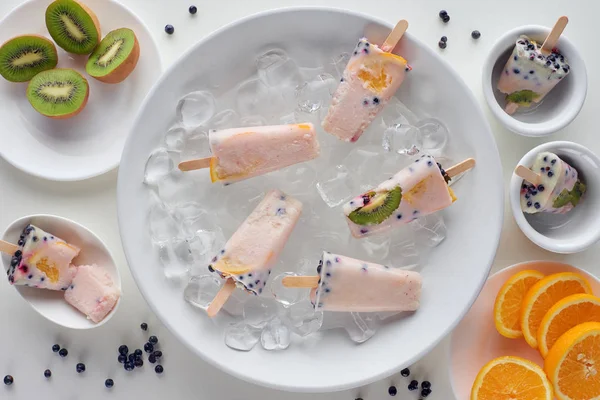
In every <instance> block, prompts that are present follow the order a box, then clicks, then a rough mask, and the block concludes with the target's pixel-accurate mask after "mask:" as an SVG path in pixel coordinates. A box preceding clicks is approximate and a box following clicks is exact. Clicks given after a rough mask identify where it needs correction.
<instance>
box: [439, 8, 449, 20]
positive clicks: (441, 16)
mask: <svg viewBox="0 0 600 400" xmlns="http://www.w3.org/2000/svg"><path fill="white" fill-rule="evenodd" d="M446 15H448V11H446V10H441V11H440V13H439V16H440V18H442V19H443V18H444V17H445V16H446Z"/></svg>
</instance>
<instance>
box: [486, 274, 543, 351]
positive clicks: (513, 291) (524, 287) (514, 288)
mask: <svg viewBox="0 0 600 400" xmlns="http://www.w3.org/2000/svg"><path fill="white" fill-rule="evenodd" d="M543 278H544V274H542V273H541V272H539V271H533V270H525V271H521V272H519V273H517V274H515V275H513V276H512V277H510V279H509V280H507V281H506V282H505V283H504V285H502V287H501V288H500V291H499V292H498V295H497V296H496V303H495V304H494V322H495V323H496V330H497V331H498V333H500V334H501V335H502V336H504V337H507V338H509V339H516V338H518V337H521V336H523V331H521V306H522V305H523V299H524V298H525V295H526V294H527V292H528V291H529V289H530V288H531V287H532V286H533V285H535V284H536V283H537V282H539V281H540V280H542V279H543Z"/></svg>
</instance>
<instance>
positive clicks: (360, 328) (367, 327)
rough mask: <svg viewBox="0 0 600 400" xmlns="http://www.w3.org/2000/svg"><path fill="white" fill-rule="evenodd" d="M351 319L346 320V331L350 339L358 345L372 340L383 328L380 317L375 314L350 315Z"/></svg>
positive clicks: (353, 313) (355, 313) (354, 313)
mask: <svg viewBox="0 0 600 400" xmlns="http://www.w3.org/2000/svg"><path fill="white" fill-rule="evenodd" d="M349 316H350V318H348V319H347V320H346V324H345V325H344V329H346V332H348V336H350V339H352V341H354V342H356V343H364V342H366V341H367V340H369V339H371V338H372V337H373V335H375V333H377V330H378V329H379V327H380V326H381V320H380V319H379V316H377V314H374V313H357V312H352V313H349Z"/></svg>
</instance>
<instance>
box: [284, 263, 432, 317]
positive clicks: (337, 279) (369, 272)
mask: <svg viewBox="0 0 600 400" xmlns="http://www.w3.org/2000/svg"><path fill="white" fill-rule="evenodd" d="M317 274H318V275H317V276H289V277H285V278H284V279H283V281H282V283H283V285H284V286H287V287H311V288H313V289H312V290H311V292H310V299H311V302H312V303H313V305H314V307H315V309H316V310H325V311H344V312H382V311H415V310H417V309H418V308H419V299H420V297H421V286H422V278H421V275H420V274H419V273H418V272H414V271H404V270H401V269H396V268H390V267H388V266H384V265H379V264H375V263H370V262H366V261H361V260H357V259H354V258H350V257H345V256H342V255H338V254H332V253H329V252H327V251H325V252H323V256H322V258H321V260H320V262H319V266H318V267H317Z"/></svg>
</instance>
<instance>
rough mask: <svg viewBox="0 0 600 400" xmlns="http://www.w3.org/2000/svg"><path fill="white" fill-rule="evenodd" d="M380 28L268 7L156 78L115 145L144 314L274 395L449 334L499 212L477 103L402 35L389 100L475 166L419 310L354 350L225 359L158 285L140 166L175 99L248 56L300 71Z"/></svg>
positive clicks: (319, 385) (383, 27)
mask: <svg viewBox="0 0 600 400" xmlns="http://www.w3.org/2000/svg"><path fill="white" fill-rule="evenodd" d="M390 28H391V27H390V26H388V25H387V24H384V23H382V22H379V21H375V20H373V19H372V18H370V17H366V16H364V15H360V14H355V13H350V12H347V11H339V10H331V9H323V8H293V9H284V10H276V11H271V12H267V13H261V14H258V15H254V16H250V17H248V18H245V19H243V20H241V21H238V22H236V23H233V24H231V25H228V26H226V27H224V28H223V29H221V30H219V31H217V32H216V33H214V34H212V35H210V36H209V37H207V38H206V39H204V40H203V41H201V42H200V43H199V44H197V45H196V46H194V47H193V48H192V49H191V50H190V51H189V52H187V53H186V54H185V55H184V56H183V57H182V58H181V59H180V60H179V61H178V62H176V63H175V65H174V66H173V67H172V68H171V69H170V70H169V71H168V72H166V73H165V75H163V77H162V78H161V79H160V80H159V82H158V83H157V85H156V86H155V87H154V88H153V89H152V91H151V93H150V94H149V96H148V98H147V99H146V101H145V103H144V105H143V106H142V109H141V111H140V115H138V117H137V119H136V122H135V125H134V129H133V131H132V133H131V135H130V137H129V138H128V140H127V144H126V146H125V150H124V152H123V159H122V162H121V167H120V168H119V180H118V186H117V197H118V211H119V226H120V229H121V237H122V241H123V247H124V250H125V254H126V256H127V259H128V261H129V266H130V268H131V271H132V273H133V276H134V278H135V280H136V282H137V284H138V286H139V288H140V290H141V292H142V294H143V295H144V297H145V298H146V300H147V301H148V303H149V304H150V306H151V307H152V309H153V310H154V312H155V313H156V315H157V316H158V317H159V318H160V319H161V320H162V322H163V323H164V324H165V325H166V326H167V327H168V328H169V329H170V330H171V331H172V332H173V333H174V334H175V335H176V336H177V337H178V338H179V339H180V340H181V341H182V342H183V343H185V344H186V345H187V346H188V347H189V348H190V349H191V350H193V351H194V352H195V353H197V354H199V355H200V356H201V357H203V358H204V359H205V360H207V361H208V362H210V363H211V364H213V365H215V366H217V367H219V368H221V369H223V370H224V371H227V372H228V373H230V374H232V375H235V376H237V377H239V378H241V379H245V380H247V381H250V382H252V383H256V384H260V385H264V386H269V387H272V388H277V389H283V390H291V391H305V392H323V391H334V390H342V389H346V388H350V387H356V386H359V385H364V384H367V383H369V382H372V381H375V380H377V379H381V378H383V377H386V376H388V375H391V374H392V373H394V372H396V371H399V370H400V369H401V368H403V367H406V366H408V365H410V364H411V363H413V362H415V361H416V360H418V359H419V358H420V357H422V356H423V355H424V354H425V353H427V352H428V351H429V350H430V349H431V348H432V347H433V346H435V345H436V343H438V341H440V340H441V339H442V338H443V337H444V336H445V335H446V334H447V333H448V332H450V330H451V329H452V328H453V327H454V326H455V325H456V324H457V323H458V321H460V319H461V318H462V316H463V315H464V314H465V313H466V312H467V310H468V309H469V307H470V305H471V304H472V302H473V301H474V300H475V298H476V297H477V294H478V293H479V290H480V289H481V287H482V285H483V283H484V282H485V279H486V277H487V275H488V272H489V268H490V266H491V263H492V260H493V258H494V255H495V252H496V248H497V246H498V242H499V237H500V230H501V226H502V216H503V209H504V207H503V188H502V186H503V185H502V175H501V166H500V158H499V155H498V151H497V148H496V145H495V142H494V139H493V136H492V133H491V131H490V128H489V126H488V124H487V122H486V120H485V118H484V116H483V114H482V111H481V109H480V107H479V105H478V104H477V102H476V100H475V98H474V97H473V95H472V94H471V92H470V91H469V90H468V88H467V87H466V86H465V84H464V83H463V82H462V80H461V79H460V78H459V77H458V75H457V74H456V73H455V72H454V71H453V70H452V69H451V68H450V66H449V65H448V64H447V63H446V62H444V61H443V60H442V59H441V58H440V57H439V56H438V55H436V53H435V52H433V51H432V50H430V49H429V48H428V47H427V46H425V45H423V44H422V43H420V42H418V41H417V40H415V39H414V38H413V37H411V36H410V34H409V35H407V36H406V37H405V38H404V39H402V41H401V45H400V49H399V53H401V54H402V55H403V56H405V57H406V58H407V59H408V60H409V62H410V64H411V65H412V66H413V68H414V69H413V70H412V71H411V72H410V73H409V74H408V75H407V79H406V80H405V82H404V83H403V86H402V87H401V88H400V90H399V92H398V96H399V97H400V100H402V101H403V102H405V103H406V104H407V106H408V107H409V108H413V107H414V108H418V109H422V110H424V111H425V112H427V113H429V114H432V115H433V116H435V117H437V118H439V119H440V120H442V121H444V122H445V123H446V125H447V126H448V128H449V130H450V132H453V133H454V134H457V135H462V136H463V138H462V139H463V140H464V141H465V142H467V143H468V144H469V149H468V151H467V150H465V152H467V153H468V155H470V156H473V157H475V158H476V159H477V160H479V161H480V162H479V163H478V165H477V167H476V168H475V169H474V170H473V171H472V172H470V173H469V175H468V176H467V177H465V179H462V180H461V181H460V182H458V183H457V184H456V190H457V193H458V196H459V198H460V199H459V201H458V202H456V204H454V205H453V206H452V207H450V208H449V209H448V210H447V211H446V212H445V213H444V218H445V221H446V224H447V225H448V237H447V239H446V240H445V241H444V242H443V243H442V244H441V245H440V246H439V247H437V248H436V249H435V250H434V251H433V252H432V254H431V255H430V263H429V264H428V265H427V266H425V267H424V269H423V270H422V274H423V277H424V293H423V298H422V305H421V309H420V310H419V312H417V313H415V314H414V315H412V316H411V317H410V318H403V319H402V320H400V321H395V322H394V323H391V324H387V325H386V326H385V327H384V328H382V329H381V330H380V331H379V332H378V333H377V335H376V336H375V337H373V338H372V339H371V340H369V341H368V342H366V343H364V344H361V345H356V344H354V343H353V342H351V341H350V340H348V338H347V337H346V336H345V333H341V332H337V331H331V332H329V331H328V332H327V333H326V334H325V335H323V336H324V337H323V339H322V340H320V341H317V342H316V343H314V344H313V345H294V346H290V348H289V349H287V350H285V351H284V352H267V351H264V350H262V349H258V348H255V349H254V350H253V351H251V352H247V353H244V352H236V351H234V350H231V349H229V348H228V347H226V346H225V345H224V343H223V332H222V329H221V328H217V327H216V326H215V325H214V323H213V322H211V321H210V320H209V318H205V316H204V315H201V314H199V313H198V312H197V311H196V310H193V309H192V307H190V306H189V305H187V304H186V303H185V302H184V300H183V296H182V289H181V287H178V286H175V285H172V284H169V283H168V282H167V281H166V280H165V278H164V276H163V273H162V268H161V267H160V264H159V260H158V257H157V256H156V253H155V252H154V251H153V249H152V245H151V241H150V237H149V234H148V226H147V212H148V208H149V204H150V199H149V196H148V191H147V188H146V187H145V186H144V185H143V184H142V180H143V177H144V165H145V161H146V159H147V158H148V155H149V154H150V152H151V151H152V150H153V149H155V148H156V147H158V146H159V143H160V141H162V139H163V137H164V134H165V132H166V130H167V128H168V127H169V126H170V125H171V124H172V123H173V119H174V117H175V115H174V111H175V106H176V104H177V100H178V99H179V98H180V97H181V96H182V95H184V94H186V93H188V92H190V91H193V90H197V89H198V88H199V87H201V86H202V85H207V84H210V85H211V86H212V87H219V88H221V89H223V90H227V89H228V88H230V87H232V86H233V85H234V84H236V83H238V82H241V81H242V80H244V79H245V78H247V77H248V76H250V75H251V74H252V73H253V71H255V65H254V59H255V57H256V56H257V55H258V54H260V53H261V52H262V51H264V50H266V49H268V48H272V47H279V48H283V49H285V50H286V51H287V52H288V54H290V56H291V57H292V58H294V59H295V60H296V61H297V62H298V64H299V65H310V64H311V63H312V64H314V63H315V60H316V59H317V58H318V57H322V56H324V55H325V54H327V55H329V56H334V55H337V54H339V52H340V49H347V50H346V51H350V50H351V49H352V48H353V47H354V46H355V44H356V41H357V39H358V38H359V37H361V36H362V35H364V34H365V33H367V36H369V38H370V39H372V40H374V41H375V42H380V43H381V42H383V39H384V38H385V36H386V34H387V33H388V32H389V29H390ZM240 38H243V40H240ZM207 55H210V57H207ZM467 116H468V117H467ZM357 145H359V143H357ZM198 190H210V187H208V186H205V187H199V188H198ZM290 194H291V195H293V193H290ZM340 218H341V216H340Z"/></svg>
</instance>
